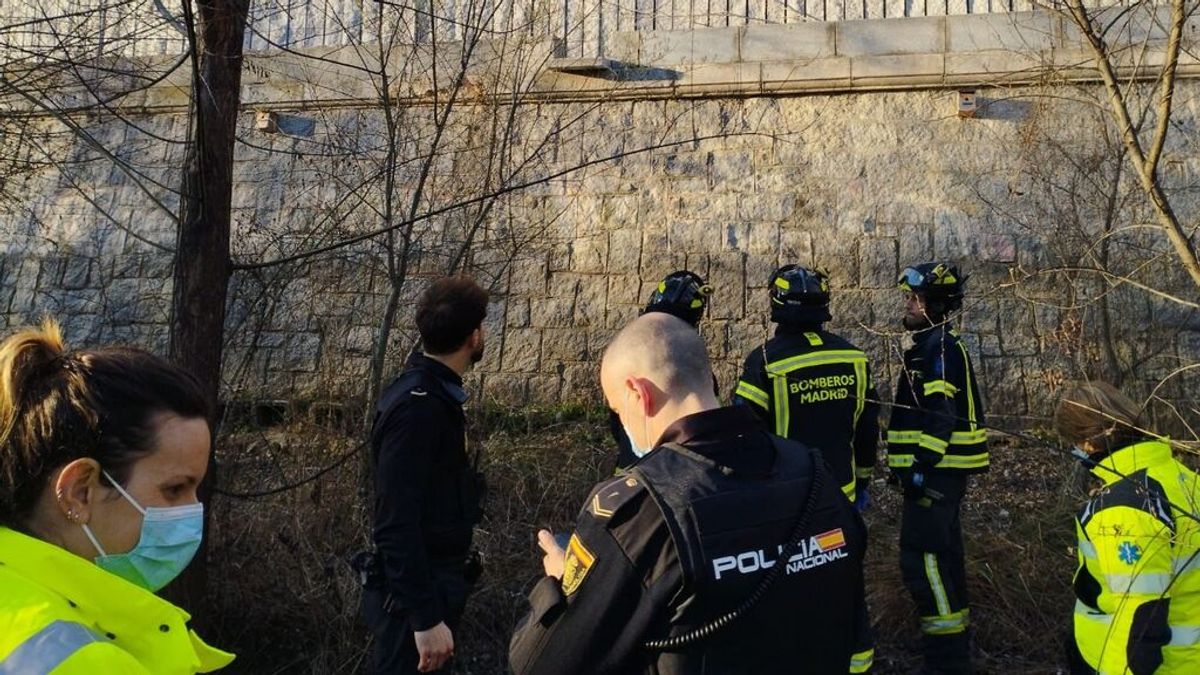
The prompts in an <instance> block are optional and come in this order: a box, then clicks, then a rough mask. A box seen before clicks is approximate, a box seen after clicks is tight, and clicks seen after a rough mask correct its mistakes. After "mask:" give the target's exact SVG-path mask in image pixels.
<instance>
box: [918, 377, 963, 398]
mask: <svg viewBox="0 0 1200 675" xmlns="http://www.w3.org/2000/svg"><path fill="white" fill-rule="evenodd" d="M924 389H925V395H926V396H932V395H934V394H942V395H943V396H945V397H946V398H954V395H955V394H957V393H958V387H956V386H954V385H953V384H950V383H949V382H947V381H946V380H933V381H932V382H926V383H925V387H924Z"/></svg>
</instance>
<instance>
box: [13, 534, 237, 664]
mask: <svg viewBox="0 0 1200 675" xmlns="http://www.w3.org/2000/svg"><path fill="white" fill-rule="evenodd" d="M189 618H191V617H190V616H189V615H188V614H187V612H185V611H183V610H182V609H180V608H178V607H176V606H175V605H172V604H171V603H169V602H167V601H166V600H163V599H162V598H159V597H158V596H156V595H154V594H153V593H151V592H149V591H147V590H145V589H143V588H141V587H139V586H135V585H134V584H131V583H129V582H127V581H125V580H124V579H122V578H120V577H118V576H116V575H115V574H111V573H109V572H107V571H105V570H103V569H101V568H99V567H97V566H96V565H95V564H94V563H92V562H91V561H89V560H85V559H83V558H80V557H79V556H76V555H75V554H73V553H71V552H69V551H67V550H65V549H62V548H59V547H58V546H55V545H53V544H49V543H47V542H44V541H42V540H40V539H35V538H33V537H29V536H27V535H24V534H21V533H19V532H16V531H14V530H11V529H9V528H5V527H0V675H16V674H19V675H42V674H44V673H53V674H54V675H95V674H98V673H116V674H118V675H142V674H145V673H153V674H154V675H160V674H161V675H170V674H174V673H207V672H211V671H214V670H217V669H220V668H223V667H225V666H227V665H229V663H230V662H231V661H233V655H232V654H227V653H225V652H222V651H220V650H217V649H214V648H212V647H209V646H208V645H206V644H204V642H203V641H201V640H200V638H199V637H198V636H196V634H195V633H193V632H192V631H191V630H189V629H188V627H187V621H188V619H189Z"/></svg>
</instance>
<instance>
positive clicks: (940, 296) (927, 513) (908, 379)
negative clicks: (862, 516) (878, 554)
mask: <svg viewBox="0 0 1200 675" xmlns="http://www.w3.org/2000/svg"><path fill="white" fill-rule="evenodd" d="M966 281H967V277H966V275H964V274H962V273H961V272H959V270H958V268H957V267H954V266H952V265H949V264H947V263H943V262H929V263H923V264H920V265H915V266H913V267H909V268H906V269H905V270H904V272H903V273H902V274H901V275H900V279H899V286H900V288H901V290H903V291H905V292H906V293H907V295H906V298H905V303H906V304H905V314H904V328H905V329H907V330H909V331H911V332H912V334H913V346H912V348H911V349H909V350H907V351H906V352H905V353H904V369H903V370H901V371H900V377H899V380H898V381H897V383H896V397H895V399H894V404H893V406H892V416H891V420H890V422H889V424H888V432H887V440H888V467H890V468H891V470H892V472H893V473H894V474H895V476H896V478H898V479H899V481H900V482H901V484H902V485H903V487H904V511H903V514H902V516H901V521H900V571H901V574H902V575H903V578H904V585H905V586H906V587H907V588H908V591H909V593H910V594H911V595H912V597H913V600H914V601H915V602H916V605H917V610H918V613H919V615H920V617H921V632H922V634H923V636H922V650H923V652H924V655H925V668H926V670H925V672H927V673H937V674H951V673H953V674H954V675H965V674H967V673H970V672H972V666H971V652H970V638H969V637H968V636H969V633H968V629H969V627H970V623H971V610H970V607H969V603H968V599H967V578H966V568H965V563H964V551H963V539H962V524H961V522H960V519H959V514H960V510H961V509H960V507H961V504H962V500H963V497H964V496H965V495H966V492H967V479H968V476H970V475H971V474H974V473H980V472H983V471H987V469H988V463H989V460H988V446H987V429H986V428H985V426H984V424H985V420H984V415H983V401H982V400H980V398H979V379H978V377H977V373H976V372H975V369H974V368H973V367H972V365H971V358H970V356H969V355H968V354H967V348H966V345H964V344H963V342H962V340H961V339H960V338H959V336H958V333H956V332H955V331H954V330H952V329H951V327H950V326H949V325H948V324H949V322H950V320H951V318H952V317H953V314H954V313H955V312H956V311H957V310H958V309H959V308H960V307H961V306H962V299H963V293H964V290H965V284H966Z"/></svg>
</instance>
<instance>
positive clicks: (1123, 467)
mask: <svg viewBox="0 0 1200 675" xmlns="http://www.w3.org/2000/svg"><path fill="white" fill-rule="evenodd" d="M1092 473H1093V474H1095V475H1096V477H1098V478H1100V479H1101V480H1103V481H1104V487H1103V489H1101V490H1100V492H1098V493H1097V494H1096V495H1095V496H1094V497H1093V498H1092V499H1091V500H1090V501H1089V502H1088V503H1087V505H1086V506H1085V507H1084V509H1083V511H1082V512H1081V513H1080V515H1079V517H1078V519H1077V520H1076V523H1075V524H1076V529H1077V532H1078V535H1079V569H1078V570H1077V571H1076V573H1075V582H1074V585H1075V596H1076V602H1075V622H1074V623H1075V626H1074V627H1075V643H1076V645H1077V646H1078V647H1079V653H1080V654H1081V655H1082V656H1083V659H1084V660H1085V661H1086V662H1087V663H1088V664H1089V665H1090V666H1091V667H1092V668H1095V669H1096V670H1097V671H1098V672H1099V673H1101V674H1103V675H1109V674H1111V675H1118V674H1123V673H1133V674H1134V675H1141V674H1142V673H1151V672H1153V673H1158V674H1159V675H1173V674H1179V675H1183V674H1184V673H1188V674H1194V673H1200V523H1198V522H1197V521H1196V520H1195V518H1193V517H1189V516H1188V515H1185V513H1190V514H1192V516H1196V517H1200V476H1197V475H1196V474H1195V473H1193V472H1192V471H1190V470H1188V468H1187V467H1185V466H1183V465H1182V464H1180V463H1179V462H1177V461H1175V460H1174V459H1173V458H1172V457H1171V446H1170V445H1169V444H1168V443H1165V442H1162V441H1147V442H1142V443H1136V444H1134V445H1130V446H1127V447H1125V448H1122V449H1120V450H1118V451H1116V452H1114V453H1112V454H1111V455H1109V456H1107V457H1105V458H1104V459H1102V460H1101V461H1100V462H1099V463H1098V464H1097V465H1096V466H1094V467H1093V468H1092Z"/></svg>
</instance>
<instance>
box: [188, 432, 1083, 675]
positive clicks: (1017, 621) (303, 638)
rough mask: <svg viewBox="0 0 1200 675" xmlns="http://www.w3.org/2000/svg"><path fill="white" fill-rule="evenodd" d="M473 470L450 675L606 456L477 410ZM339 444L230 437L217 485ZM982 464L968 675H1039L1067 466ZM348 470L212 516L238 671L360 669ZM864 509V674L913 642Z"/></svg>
mask: <svg viewBox="0 0 1200 675" xmlns="http://www.w3.org/2000/svg"><path fill="white" fill-rule="evenodd" d="M482 422H483V426H484V427H485V428H487V429H488V435H487V440H486V442H485V444H484V447H485V448H486V450H485V454H484V459H483V465H484V468H485V471H486V472H487V474H488V477H489V483H490V487H491V492H490V497H489V501H488V508H487V516H486V519H485V520H484V522H483V523H482V524H481V525H480V527H479V530H478V532H477V535H476V541H477V545H478V547H479V548H480V550H481V551H482V552H483V554H484V556H485V560H486V570H485V573H484V576H483V578H482V579H481V581H480V584H479V587H478V588H477V590H476V592H475V594H474V595H473V596H472V598H471V603H470V605H469V606H468V610H467V616H466V617H465V618H464V626H463V627H462V629H461V630H460V634H459V636H458V638H459V640H460V643H459V654H460V655H461V656H460V659H459V661H458V663H457V664H456V672H458V673H465V674H470V675H484V674H492V673H503V672H504V671H505V668H504V663H505V656H506V651H507V646H508V639H509V636H510V634H511V631H512V626H513V624H514V623H515V622H516V620H517V619H518V618H519V617H520V616H521V615H522V614H523V613H524V611H525V594H526V592H527V590H528V589H529V587H530V586H531V585H532V584H533V583H534V582H535V581H536V579H537V578H538V577H539V575H540V569H541V566H540V558H539V555H538V553H537V550H536V546H535V544H534V532H535V531H536V530H537V529H538V528H539V527H550V528H551V529H554V530H556V531H557V530H563V529H566V528H568V527H569V526H570V524H571V523H572V522H573V520H574V519H575V515H576V513H577V511H578V509H579V507H580V505H581V503H582V501H583V498H584V495H585V493H586V492H587V490H588V489H589V487H590V486H591V485H592V484H593V483H594V482H596V481H598V480H600V479H602V478H604V477H605V476H607V475H609V474H610V472H611V466H612V461H613V450H612V444H611V440H610V439H609V438H608V433H607V426H606V424H605V418H604V417H603V416H602V414H601V413H600V412H598V411H585V410H574V411H565V412H564V411H533V412H529V411H526V412H523V413H521V414H519V415H509V414H503V413H498V412H492V413H491V414H489V415H486V416H485V419H483V420H482ZM344 439H345V436H344V435H340V436H339V435H334V434H330V433H329V432H323V431H320V430H319V429H315V428H312V427H302V426H293V427H291V428H289V429H288V430H287V432H286V433H284V432H280V433H276V434H273V435H269V436H268V435H263V434H244V435H241V436H236V437H234V438H231V439H230V442H229V443H227V444H226V447H225V448H224V455H223V461H222V475H221V483H222V485H223V486H227V487H230V486H232V487H234V488H236V489H239V490H247V491H248V490H256V489H262V488H265V487H271V486H272V485H276V484H280V483H283V482H286V480H287V479H289V478H290V479H294V478H296V477H300V476H303V475H305V474H306V473H308V472H311V471H312V470H314V469H316V468H318V467H321V466H323V465H326V464H328V462H329V461H330V460H331V459H335V458H336V457H337V456H339V455H340V454H341V453H342V452H344V451H345V449H346V448H347V447H348V446H347V445H346V441H345V440H344ZM994 458H995V459H994V463H995V469H993V471H992V472H991V473H990V474H988V475H986V476H985V477H983V478H981V479H979V480H977V481H976V483H975V485H974V486H973V487H972V490H971V493H970V494H969V496H968V504H967V507H966V508H965V510H964V529H965V530H966V532H967V539H968V543H967V556H968V571H969V576H970V583H971V589H970V590H971V593H972V605H973V609H972V615H973V617H974V622H975V625H976V627H977V628H976V644H977V647H978V650H979V663H980V664H981V666H982V669H983V671H984V672H992V673H1052V672H1055V670H1056V667H1057V665H1058V663H1059V662H1060V660H1061V658H1060V657H1061V653H1062V644H1063V639H1064V638H1065V634H1066V633H1065V631H1066V629H1067V626H1068V625H1069V621H1070V612H1071V606H1072V601H1071V595H1070V594H1071V591H1070V579H1071V574H1072V573H1073V571H1074V565H1075V558H1074V552H1073V549H1072V548H1071V547H1072V546H1073V544H1074V531H1073V529H1072V524H1071V515H1072V513H1073V512H1074V511H1075V510H1076V508H1077V507H1078V505H1079V504H1080V503H1081V501H1082V499H1083V497H1082V495H1081V494H1080V493H1079V492H1078V490H1076V489H1073V488H1070V487H1068V486H1070V485H1072V484H1074V483H1076V481H1075V480H1074V479H1073V478H1072V470H1073V469H1072V467H1071V465H1070V464H1069V463H1067V462H1065V461H1064V460H1063V459H1061V458H1059V457H1054V456H1051V455H1049V454H1048V452H1047V451H1045V450H1038V449H1029V448H1023V447H1020V446H1015V445H998V446H997V447H995V448H994ZM362 476H363V474H362V463H361V462H359V461H351V462H350V463H348V464H347V465H345V466H344V467H342V469H340V470H338V471H336V472H333V473H331V474H329V475H327V476H325V477H324V478H322V479H321V480H319V481H317V482H315V483H312V484H309V485H306V486H304V487H302V488H299V489H297V490H294V491H291V492H288V493H285V494H282V495H278V496H274V497H270V498H266V499H260V500H250V501H243V500H232V499H229V498H219V499H218V500H217V501H216V503H215V505H214V511H213V513H214V518H215V520H214V531H213V538H212V548H211V552H210V556H211V560H212V563H211V572H210V575H211V576H210V578H211V588H212V594H211V597H210V603H209V604H208V605H207V606H205V607H197V608H195V613H197V614H198V615H203V616H204V617H205V618H206V619H207V620H206V621H205V622H204V623H205V624H207V625H208V626H210V628H209V637H211V640H212V642H214V643H215V644H218V645H220V646H222V647H225V648H229V649H232V650H234V651H236V652H237V653H238V654H239V660H238V661H237V662H236V665H235V667H233V668H231V670H230V671H229V672H237V673H355V672H366V668H365V664H366V662H367V659H366V656H367V650H368V646H369V638H368V636H367V632H366V630H365V629H364V628H363V627H362V626H361V625H360V623H359V621H358V597H359V596H358V589H357V586H356V580H355V578H354V576H353V574H352V573H351V571H350V569H349V568H348V567H347V566H346V564H345V561H346V559H347V558H348V557H349V556H350V555H351V554H352V553H353V552H354V551H357V550H359V549H361V548H363V547H364V546H365V544H366V541H367V538H368V521H369V514H368V511H367V502H366V492H365V491H364V490H363V489H362ZM875 496H876V504H875V506H874V508H873V510H872V511H871V512H869V514H868V515H869V518H868V522H869V524H870V527H871V536H872V542H871V549H870V552H869V558H868V563H867V575H868V589H869V601H870V604H871V609H872V613H873V619H874V622H875V625H876V630H877V633H878V639H879V649H878V655H879V657H878V658H879V665H880V668H879V669H878V671H877V672H881V673H901V672H908V671H909V670H911V668H912V667H914V666H915V665H916V659H915V653H914V651H913V648H914V647H915V645H916V644H917V639H918V634H917V629H916V619H915V616H914V614H913V611H912V604H911V602H910V600H909V598H908V596H907V593H906V592H905V591H904V589H903V586H902V584H901V583H900V573H899V570H898V568H897V563H896V560H897V537H898V530H899V522H898V517H897V514H898V513H899V509H898V507H899V500H898V497H897V495H895V494H894V493H893V491H892V490H891V489H890V488H887V487H886V486H885V485H884V484H883V483H882V481H880V482H879V483H878V484H877V485H876V489H875Z"/></svg>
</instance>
